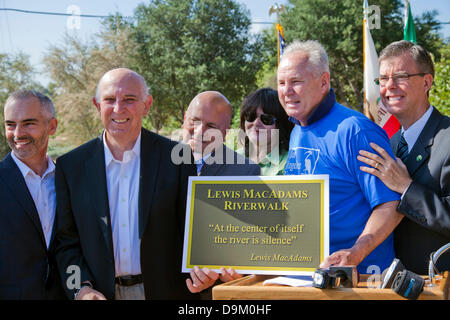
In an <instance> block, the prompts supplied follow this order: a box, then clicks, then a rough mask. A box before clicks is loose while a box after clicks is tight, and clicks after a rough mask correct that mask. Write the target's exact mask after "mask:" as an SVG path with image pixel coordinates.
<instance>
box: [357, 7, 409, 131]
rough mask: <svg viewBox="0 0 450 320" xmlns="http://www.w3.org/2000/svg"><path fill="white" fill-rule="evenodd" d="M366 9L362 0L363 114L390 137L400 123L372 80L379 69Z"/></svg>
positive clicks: (376, 75)
mask: <svg viewBox="0 0 450 320" xmlns="http://www.w3.org/2000/svg"><path fill="white" fill-rule="evenodd" d="M368 9H369V6H368V4H367V0H364V36H363V39H364V114H365V115H366V116H367V117H368V118H369V119H371V120H373V121H375V123H377V124H378V125H379V126H380V127H382V128H383V129H384V130H385V131H386V133H387V134H388V136H389V138H391V137H392V136H393V135H394V134H395V133H396V132H397V131H398V129H400V123H399V122H398V120H397V118H395V117H394V116H393V115H392V114H390V113H389V112H387V110H386V108H385V106H384V105H383V103H382V102H381V98H380V87H379V86H378V85H376V84H375V81H374V79H375V78H378V76H379V75H380V71H379V65H378V54H377V51H376V50H375V45H374V43H373V39H372V36H371V34H370V28H369V22H368Z"/></svg>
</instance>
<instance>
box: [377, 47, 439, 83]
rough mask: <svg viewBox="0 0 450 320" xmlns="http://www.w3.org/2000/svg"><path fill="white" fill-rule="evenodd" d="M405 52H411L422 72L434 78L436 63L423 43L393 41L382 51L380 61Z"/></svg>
mask: <svg viewBox="0 0 450 320" xmlns="http://www.w3.org/2000/svg"><path fill="white" fill-rule="evenodd" d="M405 52H409V54H410V55H411V57H412V58H413V60H414V61H415V63H416V65H417V66H418V67H419V69H420V72H425V73H429V74H431V75H432V76H433V78H434V64H433V60H432V59H431V56H430V54H429V53H428V52H427V50H425V49H424V48H423V47H422V46H421V45H418V44H414V43H412V42H410V41H406V40H400V41H396V42H393V43H391V44H390V45H388V46H387V47H386V48H384V49H383V50H382V51H381V53H380V58H379V59H378V61H379V62H380V63H381V61H383V60H385V59H388V58H391V57H398V56H401V55H402V54H404V53H405Z"/></svg>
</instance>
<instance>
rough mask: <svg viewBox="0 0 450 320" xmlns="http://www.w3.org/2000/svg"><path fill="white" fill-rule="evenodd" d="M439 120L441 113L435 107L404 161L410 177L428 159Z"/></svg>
mask: <svg viewBox="0 0 450 320" xmlns="http://www.w3.org/2000/svg"><path fill="white" fill-rule="evenodd" d="M440 120H441V114H440V113H439V111H437V109H434V110H433V113H432V114H431V116H430V118H429V119H428V121H427V123H426V124H425V126H424V128H423V130H422V132H421V133H420V135H419V137H418V138H417V141H416V143H415V144H414V146H413V148H412V149H411V152H410V153H409V155H408V158H407V159H406V163H405V165H406V167H407V168H408V172H409V174H410V176H411V177H412V176H414V174H415V173H416V172H417V170H418V169H419V168H420V167H421V166H422V165H424V164H425V163H426V162H427V161H428V158H429V157H430V147H431V146H432V145H433V142H434V136H435V134H436V129H437V127H438V126H439V123H440Z"/></svg>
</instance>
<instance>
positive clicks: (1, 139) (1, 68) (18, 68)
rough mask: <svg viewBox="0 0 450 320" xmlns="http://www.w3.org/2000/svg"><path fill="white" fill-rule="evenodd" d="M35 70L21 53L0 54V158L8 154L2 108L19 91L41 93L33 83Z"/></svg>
mask: <svg viewBox="0 0 450 320" xmlns="http://www.w3.org/2000/svg"><path fill="white" fill-rule="evenodd" d="M34 74H35V70H34V69H33V67H32V66H31V65H30V62H29V58H28V56H26V55H25V54H23V53H18V54H10V55H8V54H0V105H1V108H2V109H1V112H0V121H1V130H0V158H3V157H4V156H5V155H6V154H7V153H8V152H9V150H10V149H9V146H8V144H7V143H6V138H5V127H4V125H3V123H4V118H3V116H4V115H3V107H4V105H5V102H6V100H7V99H8V96H9V95H10V94H12V93H13V92H14V91H16V90H19V89H35V90H39V91H43V88H42V86H41V85H39V84H38V83H36V82H35V81H33V76H34Z"/></svg>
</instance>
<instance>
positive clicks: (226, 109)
mask: <svg viewBox="0 0 450 320" xmlns="http://www.w3.org/2000/svg"><path fill="white" fill-rule="evenodd" d="M231 116H232V110H231V106H230V104H229V102H228V101H227V100H226V99H225V97H223V96H222V95H221V94H220V93H218V92H215V91H206V92H203V93H200V94H199V95H197V96H196V97H195V98H194V99H193V100H192V102H191V103H190V105H189V108H188V110H187V111H186V117H185V119H184V122H183V126H182V127H183V142H184V143H187V144H189V145H190V146H191V148H192V150H193V151H194V156H196V157H197V156H199V155H203V156H204V155H206V154H203V153H204V152H206V153H208V152H211V151H212V150H213V149H215V148H217V147H219V146H221V145H222V144H223V141H224V140H225V136H226V130H227V129H229V128H230V123H231ZM212 143H213V145H211V144H212Z"/></svg>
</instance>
